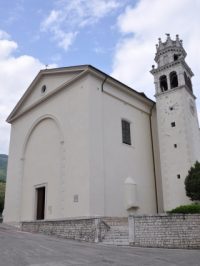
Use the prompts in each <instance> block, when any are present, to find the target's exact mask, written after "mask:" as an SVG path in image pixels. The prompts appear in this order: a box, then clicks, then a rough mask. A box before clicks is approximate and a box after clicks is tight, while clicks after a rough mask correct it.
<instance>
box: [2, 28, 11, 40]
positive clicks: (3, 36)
mask: <svg viewBox="0 0 200 266" xmlns="http://www.w3.org/2000/svg"><path fill="white" fill-rule="evenodd" d="M3 39H6V40H9V39H10V35H9V34H8V33H7V32H5V31H3V30H0V40H3Z"/></svg>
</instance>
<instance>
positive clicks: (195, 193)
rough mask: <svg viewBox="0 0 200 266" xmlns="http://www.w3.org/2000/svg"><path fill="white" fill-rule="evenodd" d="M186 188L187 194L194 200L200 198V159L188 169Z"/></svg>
mask: <svg viewBox="0 0 200 266" xmlns="http://www.w3.org/2000/svg"><path fill="white" fill-rule="evenodd" d="M185 190H186V195H187V196H188V197H189V198H190V199H191V200H192V201H196V200H197V201H199V200H200V163H199V162H198V161H196V163H195V164H194V166H192V167H191V168H190V170H189V171H188V175H187V177H186V179H185Z"/></svg>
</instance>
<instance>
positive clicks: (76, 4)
mask: <svg viewBox="0 0 200 266" xmlns="http://www.w3.org/2000/svg"><path fill="white" fill-rule="evenodd" d="M120 6H121V4H120V2H119V1H118V0H107V1H106V0H90V1H88V0H73V1H71V0H62V1H59V2H58V3H57V9H53V10H51V11H50V13H49V15H48V16H47V17H46V18H45V19H44V20H43V22H42V23H41V30H42V31H46V32H50V33H51V34H52V36H53V38H52V39H53V40H55V41H57V42H58V46H59V47H61V48H63V49H64V50H65V51H67V50H68V49H69V47H70V46H71V44H72V43H73V42H74V40H75V38H76V36H77V35H78V33H79V31H80V30H81V29H82V28H84V27H87V26H91V25H94V24H95V23H97V22H98V21H99V20H100V19H102V18H103V17H105V16H107V15H108V14H110V12H112V11H114V10H116V9H117V8H119V7H120Z"/></svg>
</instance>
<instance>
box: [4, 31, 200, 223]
mask: <svg viewBox="0 0 200 266" xmlns="http://www.w3.org/2000/svg"><path fill="white" fill-rule="evenodd" d="M185 57H186V52H185V50H184V48H183V46H182V42H181V40H179V38H178V36H177V37H176V40H175V41H174V40H171V38H170V36H169V35H168V36H167V40H166V41H165V42H161V40H160V41H159V45H157V51H156V57H155V61H156V63H157V67H154V66H153V67H152V70H151V73H152V74H153V76H154V80H155V88H156V94H155V97H156V103H155V102H154V101H152V100H150V99H149V98H147V97H146V96H145V95H144V94H143V93H139V92H137V91H135V90H133V89H131V88H129V87H127V86H126V85H124V84H123V83H121V82H119V81H117V80H115V79H114V78H112V77H110V76H109V75H107V74H105V73H103V72H102V71H100V70H98V69H96V68H94V67H92V66H90V65H83V66H75V67H66V68H57V69H45V70H41V71H40V72H39V74H38V75H37V76H36V78H35V79H34V80H33V82H32V83H31V85H30V86H29V88H28V89H27V91H26V92H25V94H24V95H23V96H22V98H21V99H20V101H19V102H18V104H17V105H16V107H15V108H14V110H13V111H12V113H11V114H10V116H9V117H8V119H7V121H8V122H9V123H11V125H12V127H11V138H10V150H9V162H8V177H7V186H6V198H5V209H4V222H8V223H18V222H20V221H32V220H43V219H45V220H50V219H65V218H69V217H86V216H87V217H91V216H113V217H114V216H115V217H116V216H118V217H124V216H127V215H128V214H130V213H131V214H132V213H133V214H134V213H135V214H155V213H158V212H164V211H167V210H170V209H172V208H174V207H176V206H178V205H181V204H186V203H188V202H189V200H188V198H187V197H186V195H185V189H184V180H185V177H186V175H187V171H188V169H189V168H190V167H191V165H192V164H193V163H194V162H195V161H196V160H199V159H200V135H199V125H198V118H197V110H196V105H195V96H194V94H193V91H192V84H191V77H192V75H193V73H192V71H191V69H190V68H189V66H188V65H187V63H186V62H185Z"/></svg>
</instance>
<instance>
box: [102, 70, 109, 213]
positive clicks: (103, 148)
mask: <svg viewBox="0 0 200 266" xmlns="http://www.w3.org/2000/svg"><path fill="white" fill-rule="evenodd" d="M107 78H108V76H107V75H105V77H104V80H103V82H102V83H101V92H104V89H103V86H104V84H105V82H106V80H107ZM102 97H103V95H102ZM101 104H102V106H101V110H102V114H101V117H102V118H101V119H102V145H103V146H102V153H103V187H104V206H103V212H104V216H105V212H106V204H105V201H106V198H105V195H106V194H105V191H106V187H105V186H106V184H105V183H106V182H105V176H106V173H105V158H104V155H105V147H104V140H103V135H104V117H103V113H104V112H103V98H102V102H101Z"/></svg>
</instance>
